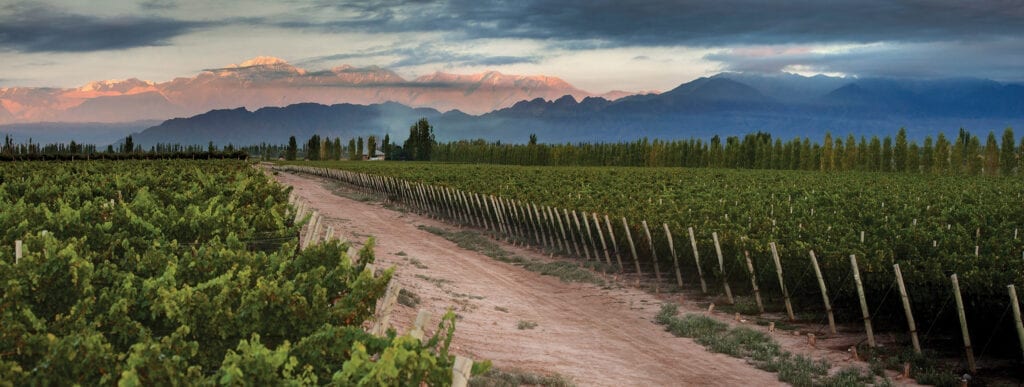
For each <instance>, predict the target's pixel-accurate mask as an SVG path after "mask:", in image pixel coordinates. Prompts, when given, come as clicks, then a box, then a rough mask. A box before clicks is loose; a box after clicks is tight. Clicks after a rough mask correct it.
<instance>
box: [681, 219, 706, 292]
mask: <svg viewBox="0 0 1024 387" xmlns="http://www.w3.org/2000/svg"><path fill="white" fill-rule="evenodd" d="M686 230H687V231H689V232H690V246H693V262H695V263H696V264H697V276H698V277H700V291H701V292H702V293H705V294H707V292H708V284H707V283H706V282H704V269H701V268H700V253H699V252H697V238H694V237H693V227H689V228H687V229H686Z"/></svg>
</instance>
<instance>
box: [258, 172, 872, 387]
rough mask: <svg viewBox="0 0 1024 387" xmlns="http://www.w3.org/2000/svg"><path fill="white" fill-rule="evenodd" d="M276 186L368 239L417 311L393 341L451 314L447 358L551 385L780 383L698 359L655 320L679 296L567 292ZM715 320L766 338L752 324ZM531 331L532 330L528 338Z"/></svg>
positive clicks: (785, 338) (296, 180) (365, 208)
mask: <svg viewBox="0 0 1024 387" xmlns="http://www.w3.org/2000/svg"><path fill="white" fill-rule="evenodd" d="M274 177H275V178H276V179H277V180H278V181H279V182H281V183H282V184H285V185H290V186H292V187H294V191H293V192H294V193H295V195H297V196H298V197H299V198H300V199H301V200H303V201H306V202H307V203H308V204H310V205H311V206H312V207H313V208H315V209H316V210H317V211H319V213H320V214H321V215H322V216H324V217H325V224H324V226H325V227H324V229H326V226H333V228H334V230H335V235H336V236H337V237H338V238H342V239H346V240H349V241H352V242H353V243H354V244H355V245H356V246H360V245H362V244H363V243H365V241H366V240H367V239H368V238H369V237H371V236H372V237H374V238H375V243H376V248H375V250H374V251H375V254H376V259H377V264H378V267H395V268H396V271H395V277H394V278H395V279H396V280H397V281H398V282H399V284H400V285H401V286H402V288H403V289H406V290H407V291H409V292H411V293H413V294H415V295H416V296H418V297H419V299H420V301H421V302H420V303H419V304H418V305H416V306H415V307H409V306H406V305H402V304H398V305H396V307H395V310H394V314H393V315H392V317H391V324H392V326H393V327H394V328H395V329H396V330H397V331H398V332H399V333H404V332H406V331H408V330H409V329H410V328H411V327H412V323H413V320H414V319H415V316H416V314H417V312H418V310H419V309H425V310H428V311H430V312H431V315H432V318H431V321H430V323H429V324H426V326H427V327H428V329H426V331H427V334H428V335H429V334H432V333H433V330H434V329H436V326H437V321H438V319H439V316H441V315H443V314H444V313H445V311H446V310H448V309H449V308H452V309H454V310H455V312H456V313H457V314H458V316H459V319H458V320H457V323H456V332H455V338H454V340H453V347H454V352H455V353H457V354H460V355H465V356H469V357H471V358H473V359H475V360H483V359H489V360H491V361H492V362H493V363H494V365H495V367H498V368H500V369H505V370H511V369H515V370H522V371H527V372H532V373H539V374H559V375H562V376H564V377H566V378H568V379H570V380H571V381H572V382H574V383H577V384H579V385H587V386H591V385H607V386H624V385H646V386H668V385H730V386H739V385H745V386H770V385H781V384H782V383H780V382H779V381H778V380H777V375H776V374H774V373H769V372H765V371H761V370H758V369H756V368H754V367H752V366H751V365H749V364H747V363H746V362H745V361H744V360H742V359H736V358H732V357H729V356H727V355H723V354H717V353H711V352H708V351H706V350H705V349H704V347H702V346H701V345H699V344H697V343H695V342H693V340H691V339H687V338H679V337H674V336H672V335H671V334H670V333H668V332H665V330H664V328H663V327H662V326H660V325H657V324H656V323H655V322H654V321H653V319H654V316H655V315H656V314H657V312H658V311H659V310H660V308H661V304H662V302H663V301H664V300H666V299H669V297H672V299H671V301H673V302H679V301H680V298H686V296H679V295H674V296H664V295H662V296H658V295H654V294H650V293H648V292H645V291H643V290H640V289H636V288H631V287H625V286H622V285H621V284H622V283H623V282H625V281H623V280H621V279H618V278H613V277H610V276H609V277H607V279H608V280H609V283H611V284H612V285H610V286H604V287H599V286H596V285H592V284H580V283H565V282H562V281H561V280H559V279H557V278H555V277H551V276H543V275H540V274H537V273H533V272H530V271H527V270H525V269H523V268H521V267H518V266H515V265H511V264H507V263H503V262H499V261H496V260H494V259H491V258H489V257H487V256H485V255H483V254H481V253H479V252H475V251H469V250H465V249H462V248H460V247H459V246H457V245H456V244H455V243H453V242H451V241H449V240H447V239H445V238H444V237H442V236H439V235H435V234H433V233H430V232H427V231H424V230H422V229H420V226H430V227H437V228H441V229H447V230H456V229H457V227H454V226H451V225H448V224H445V223H442V222H440V221H437V220H433V219H430V218H427V217H424V216H420V215H417V214H414V213H411V212H403V211H400V210H395V209H389V208H385V206H384V205H383V204H382V203H380V202H377V201H373V200H356V199H365V198H363V197H362V196H365V195H363V194H360V193H356V192H354V191H348V193H346V192H344V191H345V190H346V188H344V187H341V186H339V185H338V184H336V183H334V182H329V181H326V180H324V179H321V178H317V177H312V176H307V175H295V174H289V173H285V172H280V173H278V174H277V175H276V176H274ZM336 192H337V193H340V195H339V194H336ZM499 244H500V245H501V246H502V248H504V249H505V250H507V251H509V252H511V253H513V254H516V255H520V256H523V257H529V258H533V259H548V257H546V256H545V255H543V254H541V253H539V252H537V251H535V250H530V249H527V248H522V247H516V246H513V245H511V244H507V243H501V242H499ZM681 310H682V311H683V312H702V311H703V310H702V306H701V305H699V304H698V303H697V302H695V301H692V300H686V302H682V304H681ZM718 317H719V318H720V319H722V320H723V321H730V323H732V324H744V325H745V326H750V327H755V328H757V329H763V330H765V331H767V328H763V327H758V326H757V325H754V324H753V322H747V321H744V322H735V321H731V320H732V319H731V318H730V317H729V316H727V315H722V314H718ZM530 323H535V324H536V326H535V327H533V328H528V327H527V326H528V325H531V324H530ZM521 326H522V329H521ZM775 336H776V337H777V339H778V340H779V341H780V344H782V345H783V346H784V347H785V348H786V349H787V350H790V351H792V352H795V353H803V354H808V355H812V356H814V357H816V358H827V359H829V361H831V362H832V363H833V364H834V365H835V366H836V367H837V368H838V367H845V366H847V365H849V364H857V365H860V366H862V367H866V366H865V365H864V363H862V362H856V361H853V360H851V356H850V355H849V354H848V353H846V351H845V350H843V349H845V348H846V347H848V346H849V345H850V344H849V339H846V340H844V339H841V338H837V339H836V340H835V341H834V342H830V341H832V340H828V339H819V340H818V345H817V348H811V347H810V346H809V345H808V344H807V340H806V337H801V336H796V335H793V334H791V333H782V332H779V333H776V335H775ZM840 342H841V343H840ZM830 347H831V348H830ZM837 363H838V364H837Z"/></svg>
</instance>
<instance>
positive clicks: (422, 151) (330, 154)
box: [283, 118, 437, 161]
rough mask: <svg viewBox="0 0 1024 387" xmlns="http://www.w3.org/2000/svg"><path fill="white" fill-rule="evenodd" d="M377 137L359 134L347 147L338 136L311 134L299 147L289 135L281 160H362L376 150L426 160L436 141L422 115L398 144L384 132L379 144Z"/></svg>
mask: <svg viewBox="0 0 1024 387" xmlns="http://www.w3.org/2000/svg"><path fill="white" fill-rule="evenodd" d="M378 138H379V137H378V136H368V137H367V138H366V140H365V142H364V140H363V137H356V138H352V139H350V140H349V141H348V146H347V147H344V146H342V142H341V138H340V137H335V138H333V139H332V138H330V137H327V136H324V137H320V135H319V134H314V135H312V136H310V138H309V139H307V140H306V142H305V143H304V144H303V146H302V147H301V148H300V147H299V144H298V141H297V140H296V138H295V136H291V137H290V138H289V139H288V146H287V147H286V148H285V149H284V154H283V156H284V159H285V160H298V159H300V158H304V159H306V160H343V159H345V160H362V159H363V156H364V155H366V156H369V157H374V156H376V155H378V154H379V153H378V152H377V151H378V150H379V151H380V152H381V153H383V154H384V157H385V158H386V159H388V160H421V161H426V160H430V159H431V155H432V154H433V152H432V151H433V149H434V147H435V146H436V144H437V141H436V140H435V139H434V127H433V125H430V122H428V121H427V119H426V118H421V119H420V120H419V121H417V122H416V123H414V124H413V125H412V126H410V127H409V137H408V138H407V139H406V140H405V142H403V143H402V145H398V144H396V143H392V142H391V135H389V134H385V135H384V138H383V140H382V141H381V142H380V143H379V144H378V142H377V141H378ZM364 144H365V146H364ZM378 145H379V146H378Z"/></svg>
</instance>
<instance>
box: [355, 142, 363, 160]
mask: <svg viewBox="0 0 1024 387" xmlns="http://www.w3.org/2000/svg"><path fill="white" fill-rule="evenodd" d="M356 156H357V157H356V160H362V159H363V138H362V137H359V139H358V140H356Z"/></svg>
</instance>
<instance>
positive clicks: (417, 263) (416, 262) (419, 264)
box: [409, 258, 427, 269]
mask: <svg viewBox="0 0 1024 387" xmlns="http://www.w3.org/2000/svg"><path fill="white" fill-rule="evenodd" d="M409 263H410V264H412V265H413V266H416V268H417V269H427V265H424V264H423V262H421V261H420V260H418V259H416V258H412V259H409Z"/></svg>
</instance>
